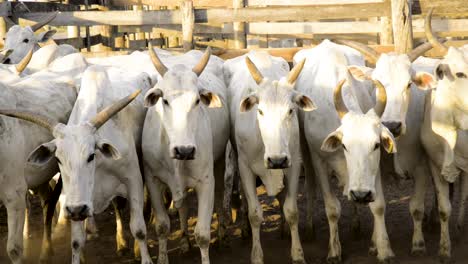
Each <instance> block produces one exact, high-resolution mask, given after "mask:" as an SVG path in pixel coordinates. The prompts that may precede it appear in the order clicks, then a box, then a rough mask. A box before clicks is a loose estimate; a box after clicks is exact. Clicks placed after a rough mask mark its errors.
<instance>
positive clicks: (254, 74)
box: [245, 56, 263, 84]
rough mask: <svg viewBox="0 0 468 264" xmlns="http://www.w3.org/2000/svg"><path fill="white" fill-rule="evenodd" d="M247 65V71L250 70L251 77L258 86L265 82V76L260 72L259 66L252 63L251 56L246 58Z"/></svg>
mask: <svg viewBox="0 0 468 264" xmlns="http://www.w3.org/2000/svg"><path fill="white" fill-rule="evenodd" d="M245 63H246V64H247V69H249V72H250V75H252V78H253V79H254V80H255V82H256V83H257V84H260V83H261V82H262V81H263V75H262V73H261V72H260V71H259V70H258V68H257V66H255V64H254V63H253V62H252V60H251V59H250V58H249V56H245Z"/></svg>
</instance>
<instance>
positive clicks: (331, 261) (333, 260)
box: [327, 256, 341, 264]
mask: <svg viewBox="0 0 468 264" xmlns="http://www.w3.org/2000/svg"><path fill="white" fill-rule="evenodd" d="M327 263H328V264H340V263H341V257H339V256H336V257H328V258H327Z"/></svg>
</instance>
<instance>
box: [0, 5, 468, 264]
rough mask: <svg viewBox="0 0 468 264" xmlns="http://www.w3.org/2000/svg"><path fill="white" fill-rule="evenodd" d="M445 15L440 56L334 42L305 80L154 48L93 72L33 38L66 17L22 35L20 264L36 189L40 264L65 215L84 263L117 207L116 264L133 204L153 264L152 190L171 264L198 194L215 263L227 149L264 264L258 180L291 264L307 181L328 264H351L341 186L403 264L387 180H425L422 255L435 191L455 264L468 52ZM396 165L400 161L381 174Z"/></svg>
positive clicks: (277, 69)
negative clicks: (454, 199) (448, 39)
mask: <svg viewBox="0 0 468 264" xmlns="http://www.w3.org/2000/svg"><path fill="white" fill-rule="evenodd" d="M431 17H432V10H431V11H430V12H429V13H428V15H427V17H426V24H425V27H426V37H427V39H428V42H427V43H425V44H422V45H421V46H419V47H417V48H415V49H414V50H412V51H411V52H410V53H408V54H396V53H388V54H378V53H376V52H375V51H374V50H373V49H371V48H369V47H367V46H366V45H364V44H360V43H357V42H353V41H345V40H336V41H333V42H332V41H329V40H325V41H323V42H322V43H321V44H319V45H317V46H316V47H314V48H311V49H303V50H301V51H299V52H298V53H297V54H296V55H295V56H294V61H293V63H294V67H292V69H291V70H290V68H289V65H288V63H287V62H286V61H285V60H284V59H283V58H280V57H274V56H271V55H269V54H268V53H266V52H260V51H257V52H255V51H250V52H249V53H247V54H246V55H243V56H240V57H237V58H234V59H230V60H227V61H223V60H222V59H220V58H218V57H216V56H213V55H211V51H210V49H207V50H206V51H205V52H204V53H202V52H200V51H189V52H187V53H185V54H183V55H178V56H175V55H172V54H171V53H169V52H167V51H164V50H160V49H154V48H153V47H151V46H150V48H149V50H148V51H145V52H139V51H136V52H134V53H132V54H130V55H125V56H116V57H107V58H92V59H85V58H84V57H83V56H82V55H81V54H80V53H78V51H77V50H76V49H74V48H73V47H71V46H69V45H59V46H57V45H48V46H44V47H42V48H39V46H38V43H40V42H43V41H46V40H47V39H49V38H50V37H51V36H52V35H53V34H54V31H47V32H45V33H42V34H40V35H35V34H34V32H35V31H36V30H38V29H39V28H41V27H42V26H44V25H45V24H47V23H48V22H50V21H51V20H52V19H54V15H52V16H50V17H48V18H47V19H46V20H45V21H43V22H41V23H38V24H36V25H34V26H31V27H19V26H14V27H12V28H11V29H10V30H9V31H8V34H7V38H6V40H5V48H4V50H3V51H2V52H1V54H0V59H1V61H3V64H0V75H1V82H0V86H1V87H2V92H1V96H0V101H1V106H0V114H1V118H0V132H1V137H0V144H1V147H0V155H1V160H2V162H3V165H2V168H1V174H0V182H1V184H0V201H1V202H2V203H3V205H4V206H5V208H6V209H7V213H8V241H7V252H8V255H9V257H10V259H11V262H12V263H22V261H23V259H24V258H23V229H24V226H27V225H24V223H25V221H26V222H27V214H25V212H26V211H27V202H26V196H27V194H28V195H29V190H34V193H35V194H38V196H39V197H40V199H41V201H42V203H41V204H42V207H43V208H42V210H43V218H44V232H43V241H42V247H41V255H40V259H41V260H43V261H46V260H47V259H48V257H49V255H50V254H51V249H52V244H51V241H52V240H51V234H52V218H53V217H54V214H56V215H58V223H57V225H70V226H71V251H72V260H71V262H72V263H73V264H78V263H80V261H82V260H83V259H84V258H85V256H84V254H83V248H84V247H85V242H86V234H87V232H91V233H93V232H96V226H95V225H96V224H95V221H94V215H96V214H99V213H101V212H103V211H104V210H105V209H106V208H107V207H108V206H109V205H111V204H112V205H113V206H114V208H115V210H116V214H115V216H116V224H117V231H116V232H117V234H116V243H117V251H120V250H123V249H124V248H125V247H126V246H127V245H126V242H125V241H124V239H123V235H122V232H123V230H122V229H123V225H122V219H121V217H122V216H121V213H120V210H121V206H120V205H119V201H120V202H122V198H125V200H126V201H127V202H128V205H129V209H130V210H129V212H130V230H131V234H132V235H133V237H134V239H135V246H136V249H137V254H138V255H139V257H140V258H141V263H143V264H149V263H152V259H151V256H150V254H149V251H148V246H147V228H146V222H145V218H144V208H145V202H146V201H145V195H144V193H145V190H147V193H148V199H147V200H148V203H150V204H151V206H152V211H153V214H154V217H155V223H156V224H155V225H156V232H157V239H158V246H159V255H158V263H159V264H167V263H169V258H168V246H167V242H168V237H169V234H170V230H171V227H170V222H171V221H170V218H169V215H168V213H167V204H168V201H167V199H168V197H170V199H171V200H172V203H173V206H174V207H175V208H176V209H178V212H179V218H180V222H181V229H182V238H181V246H182V248H184V247H188V244H189V241H188V226H187V218H188V216H187V201H186V200H187V199H186V197H187V192H188V190H193V191H194V192H195V193H196V196H197V198H198V216H197V224H196V227H195V231H194V235H195V241H196V243H197V245H198V247H199V249H200V253H201V262H202V263H203V264H207V263H210V257H209V247H210V240H211V239H210V228H211V220H212V215H213V213H214V212H213V211H215V212H217V215H218V221H219V224H218V230H217V239H218V241H220V242H222V241H224V240H225V239H226V226H227V224H228V223H227V222H228V220H227V219H226V217H223V216H224V213H223V210H224V207H223V199H224V196H225V192H226V190H225V187H224V186H225V184H224V180H225V179H224V177H225V176H224V175H225V170H226V165H227V164H226V160H228V161H229V159H226V153H227V152H226V148H227V146H228V145H229V144H228V142H230V145H231V146H232V148H230V149H231V150H230V151H232V152H231V154H232V155H233V156H234V158H233V159H232V161H233V167H234V168H235V169H236V170H237V171H238V174H236V175H239V176H238V177H236V178H235V179H234V181H238V182H239V184H240V186H241V187H240V189H241V194H242V195H241V201H242V203H244V205H245V208H247V210H246V211H247V214H246V216H245V217H246V218H248V223H249V224H250V227H249V228H250V229H251V238H252V245H251V263H255V264H260V263H264V258H263V250H262V246H261V243H260V233H261V232H260V227H261V224H262V221H263V210H262V206H261V205H260V202H259V199H258V197H257V192H256V186H257V182H258V178H259V179H260V181H261V183H262V184H263V185H264V186H265V189H266V192H267V194H268V195H269V196H278V198H279V200H280V203H281V206H282V210H283V215H284V219H285V221H286V222H287V224H288V226H289V233H290V235H291V251H290V254H291V261H292V263H305V257H304V252H303V248H302V244H301V238H300V232H299V228H298V222H299V217H298V216H299V213H298V206H297V197H298V187H299V177H300V175H301V173H302V171H304V175H305V178H306V179H305V181H306V186H305V192H306V193H307V196H308V205H307V223H306V224H305V226H306V230H307V231H308V232H309V231H310V230H311V229H312V228H313V227H312V218H313V213H314V208H313V205H312V200H313V199H314V197H315V195H316V194H315V193H314V190H315V189H316V186H318V187H319V188H320V190H321V193H322V195H323V200H324V203H325V209H326V217H327V219H328V223H329V231H330V236H329V243H328V257H327V260H328V262H329V263H339V262H341V259H342V249H341V244H340V238H339V232H338V221H339V219H340V215H341V206H340V202H339V200H338V199H337V197H336V196H335V193H334V192H333V191H332V186H331V185H330V181H329V179H330V177H331V176H335V177H336V178H337V179H338V184H339V187H341V188H342V191H343V195H344V196H345V197H347V198H348V199H349V200H350V201H352V202H353V203H354V204H355V206H357V204H364V205H368V206H369V208H370V210H371V212H372V215H373V218H374V226H373V233H372V240H371V243H370V244H371V247H370V252H371V253H373V254H375V256H376V257H377V259H378V261H381V262H389V261H392V260H393V259H394V258H395V255H394V253H393V251H392V246H391V241H390V240H389V237H388V234H387V229H386V224H385V206H386V201H385V197H384V189H385V186H384V185H383V183H382V175H381V171H382V173H383V167H384V166H390V167H391V169H392V170H393V171H395V172H396V173H397V174H398V175H400V176H401V177H411V178H413V179H414V181H415V189H414V193H413V196H412V198H411V201H410V203H409V211H410V213H411V216H412V219H413V227H414V230H413V236H412V249H411V251H412V253H415V254H424V253H425V251H426V247H425V240H424V234H423V230H422V220H423V217H424V215H425V211H424V209H425V206H424V197H425V193H426V191H427V189H428V188H429V187H428V186H430V185H429V184H428V183H430V181H433V182H434V186H435V189H436V198H437V204H438V211H439V215H438V216H439V218H440V227H441V228H440V244H439V256H440V258H441V260H442V261H444V262H449V261H450V258H451V239H450V234H449V219H450V216H451V213H452V208H451V201H450V195H449V186H450V185H451V184H454V183H456V184H460V185H461V202H460V208H458V209H459V211H460V213H459V217H458V219H457V221H456V224H457V228H458V230H462V228H463V222H464V205H465V203H466V199H467V198H468V159H467V157H468V145H467V144H468V134H467V133H466V132H465V131H466V129H468V47H467V48H456V47H447V46H446V45H445V44H444V40H441V39H438V38H437V37H436V36H434V35H433V33H432V29H431ZM433 47H434V48H438V49H441V50H443V51H445V56H444V58H442V59H440V60H436V59H428V58H424V57H421V55H422V54H424V52H426V51H428V50H429V49H431V48H433ZM366 60H367V65H370V66H372V67H367V66H366ZM384 157H387V158H388V159H389V160H390V161H391V162H389V163H383V162H382V160H383V158H384ZM58 173H59V174H58ZM257 177H258V178H257ZM168 193H170V196H168V195H167V194H168ZM117 197H121V198H118V199H117ZM119 199H120V200H119ZM308 232H306V234H307V233H308Z"/></svg>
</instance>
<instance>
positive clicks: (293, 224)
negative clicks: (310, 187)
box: [283, 163, 306, 264]
mask: <svg viewBox="0 0 468 264" xmlns="http://www.w3.org/2000/svg"><path fill="white" fill-rule="evenodd" d="M300 170H301V164H300V163H299V164H294V165H293V166H292V167H291V168H290V169H289V170H288V175H287V180H288V182H287V188H288V189H287V192H286V199H285V200H284V205H283V212H284V216H285V218H286V221H287V222H288V224H289V228H290V230H291V258H292V261H293V263H294V264H305V263H306V262H305V260H304V251H303V250H302V244H301V239H300V237H299V227H298V223H299V212H298V210H297V189H298V184H299V174H300Z"/></svg>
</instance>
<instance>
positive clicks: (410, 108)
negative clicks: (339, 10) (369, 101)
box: [340, 40, 435, 255]
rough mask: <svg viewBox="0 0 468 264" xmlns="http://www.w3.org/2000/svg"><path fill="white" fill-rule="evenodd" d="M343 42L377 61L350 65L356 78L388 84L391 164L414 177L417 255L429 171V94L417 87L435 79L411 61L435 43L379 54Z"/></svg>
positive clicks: (384, 117)
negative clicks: (425, 125)
mask: <svg viewBox="0 0 468 264" xmlns="http://www.w3.org/2000/svg"><path fill="white" fill-rule="evenodd" d="M340 43H342V44H345V45H348V46H350V47H353V48H355V49H357V50H359V51H361V52H362V53H363V54H366V55H367V57H368V58H369V59H370V62H371V63H372V64H375V68H367V67H363V66H349V67H348V69H349V70H350V72H351V74H353V76H354V77H355V78H357V79H359V80H362V81H365V80H374V81H379V82H380V83H382V84H383V85H384V87H385V90H386V93H387V106H386V107H385V111H384V113H383V114H382V117H381V121H382V124H383V125H385V126H386V127H387V128H388V129H389V130H390V132H392V134H393V136H394V137H395V138H396V142H397V147H398V153H397V154H394V155H392V157H390V159H391V160H392V161H393V162H391V163H390V165H391V167H392V168H394V170H395V171H396V172H397V173H398V174H400V175H402V177H406V176H410V177H412V178H414V180H415V190H414V195H413V196H412V199H411V201H410V204H409V207H410V212H411V216H412V217H413V226H414V233H413V242H412V250H411V252H412V254H414V255H421V254H425V252H426V247H425V242H424V235H423V231H422V220H423V217H424V198H425V195H426V189H427V184H426V183H427V181H428V180H429V179H430V178H429V177H430V175H429V174H430V170H429V160H428V157H427V155H426V153H425V150H424V148H423V146H422V144H421V140H420V133H421V126H422V120H423V116H424V110H423V109H424V107H423V106H424V98H425V94H426V93H425V92H423V91H421V90H420V89H418V88H417V86H420V87H433V86H435V80H433V78H432V74H429V73H426V72H423V71H420V72H416V70H415V69H414V66H413V65H412V63H413V61H415V60H416V59H417V58H418V57H419V56H420V55H422V54H423V53H424V52H426V51H427V50H429V49H431V48H432V45H431V44H430V43H425V44H423V45H421V46H419V47H418V48H416V49H414V50H413V51H411V52H410V53H408V54H397V53H388V54H381V55H380V54H378V53H377V52H375V51H374V50H373V49H371V48H369V47H368V46H366V45H364V44H361V43H358V42H354V41H344V40H343V41H340ZM384 165H386V164H384Z"/></svg>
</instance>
